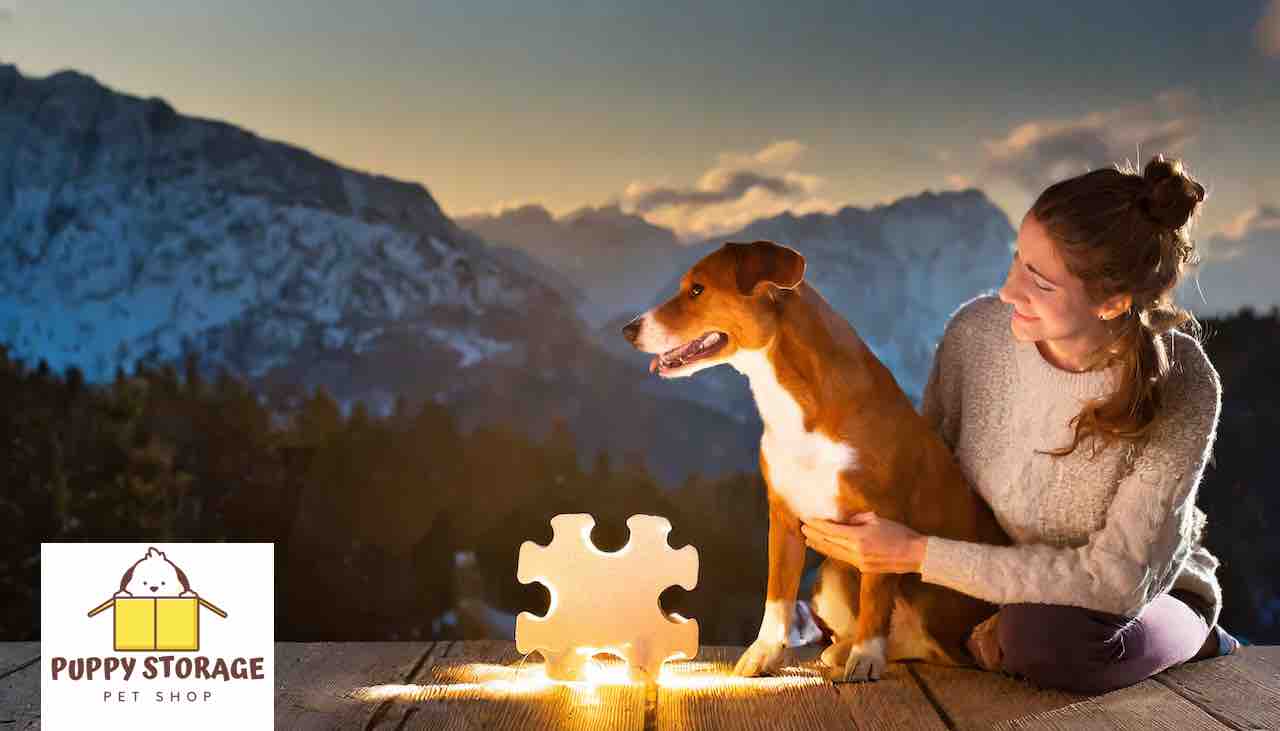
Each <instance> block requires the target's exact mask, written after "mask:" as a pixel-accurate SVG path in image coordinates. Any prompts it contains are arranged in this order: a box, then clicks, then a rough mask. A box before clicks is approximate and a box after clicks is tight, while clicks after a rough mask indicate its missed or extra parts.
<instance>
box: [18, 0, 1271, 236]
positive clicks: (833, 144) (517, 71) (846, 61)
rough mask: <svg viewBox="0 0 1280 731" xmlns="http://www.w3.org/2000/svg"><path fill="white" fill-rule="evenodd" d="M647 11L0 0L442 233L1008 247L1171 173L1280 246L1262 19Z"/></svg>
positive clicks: (48, 50)
mask: <svg viewBox="0 0 1280 731" xmlns="http://www.w3.org/2000/svg"><path fill="white" fill-rule="evenodd" d="M656 5H660V4H659V3H653V2H648V1H641V2H634V1H633V2H611V1H610V0H590V1H584V2H569V1H567V0H546V1H539V2H531V1H529V0H520V1H517V2H495V1H493V0H465V2H462V1H460V2H425V1H424V2H409V1H408V0H381V1H379V2H376V3H352V2H348V3H340V4H335V3H326V2H320V1H319V0H306V1H305V2H303V1H302V0H272V2H269V3H267V2H262V1H261V0H219V1H218V2H208V0H199V1H198V2H197V1H196V0H163V2H160V1H154V2H153V1H151V0H145V1H144V0H132V1H130V0H115V1H113V2H105V1H103V0H79V1H74V2H73V1H68V0H39V1H38V2H37V1H36V0H0V62H4V63H12V64H16V65H17V67H18V70H19V71H20V72H22V73H23V74H25V75H29V76H45V75H48V74H50V73H53V72H56V71H59V70H63V69H75V70H77V71H80V72H83V73H86V74H89V75H91V76H93V77H95V78H96V79H97V80H98V81H99V82H101V83H103V84H106V85H107V86H109V87H111V88H113V89H115V90H117V91H122V92H126V93H130V94H136V95H139V96H145V97H149V96H159V97H163V98H164V99H166V100H167V101H169V103H170V104H172V105H173V107H174V108H176V109H177V110H178V111H179V112H181V113H183V114H187V115H192V116H197V117H206V118H214V119H220V120H225V121H228V122H231V123H233V124H236V125H239V126H242V127H244V128H247V129H249V130H251V131H253V132H255V133H256V134H259V135H261V136H263V137H267V138H271V139H277V140H283V141H287V142H290V143H293V144H296V145H298V146H301V147H304V148H306V149H308V150H311V151H312V152H314V153H316V154H317V155H320V156H322V157H326V158H329V159H332V160H334V161H336V162H338V163H339V164H342V165H344V166H348V167H352V168H355V169H359V170H364V171H368V172H374V173H378V174H383V175H388V176H391V177H394V178H399V179H403V180H410V181H415V182H420V183H422V184H423V185H424V186H425V187H426V188H427V189H428V190H429V191H430V192H431V194H432V195H433V196H434V197H435V198H436V200H437V201H438V202H439V203H440V205H441V206H442V207H443V208H444V210H445V211H446V212H447V213H449V214H450V215H453V216H455V217H456V216H463V215H468V214H474V213H477V212H482V211H499V210H502V209H504V208H510V207H515V206H518V205H523V204H529V203H537V204H541V205H543V206H545V207H546V208H548V209H549V210H550V211H552V212H553V213H555V214H557V215H563V214H565V213H568V212H569V211H572V210H574V209H577V208H579V207H582V206H600V205H610V204H616V205H619V206H621V207H622V208H623V210H626V211H629V212H635V213H640V214H642V215H644V216H645V217H646V218H647V219H649V220H650V221H652V222H654V223H661V224H664V225H667V226H670V227H672V228H674V229H675V230H676V231H677V232H678V233H680V234H681V236H683V237H685V238H688V239H693V238H697V237H701V236H707V235H714V234H716V233H719V232H722V231H728V230H733V229H735V228H737V227H739V226H741V225H743V224H745V223H746V222H748V221H750V220H753V219H755V218H758V217H760V216H765V215H773V214H776V213H778V212H781V211H783V210H791V211H794V212H796V213H804V212H808V211H833V210H837V209H839V208H840V207H842V206H845V205H855V206H861V207H870V206H874V205H877V204H881V203H888V202H891V201H893V200H896V199H898V198H901V197H903V196H908V195H915V194H918V193H920V192H922V191H925V190H934V191H940V190H947V189H957V188H964V187H977V188H980V189H981V190H983V191H984V192H985V193H986V194H987V195H988V196H990V197H991V199H992V200H994V201H995V202H996V204H997V205H999V206H1000V207H1001V208H1002V209H1004V211H1005V212H1006V213H1007V214H1008V215H1009V217H1010V219H1011V221H1012V223H1013V224H1014V225H1015V226H1016V225H1017V223H1018V221H1019V220H1020V219H1021V216H1022V214H1023V213H1025V211H1026V209H1027V207H1028V206H1029V205H1030V204H1031V202H1032V200H1033V199H1034V197H1035V195H1036V193H1038V192H1039V191H1040V190H1042V189H1043V188H1044V187H1045V186H1047V185H1048V184H1049V183H1052V182H1054V181H1055V180H1058V179H1061V178H1064V177H1069V176H1070V175H1074V174H1077V173H1082V172H1085V171H1087V170H1090V169H1094V168H1097V167H1105V166H1108V165H1112V164H1121V165H1124V164H1126V163H1127V162H1134V163H1138V164H1141V163H1143V162H1145V161H1146V160H1147V159H1149V158H1150V156H1151V155H1153V154H1155V153H1157V152H1162V153H1164V154H1166V155H1167V156H1173V157H1180V158H1182V159H1184V160H1185V162H1186V165H1187V167H1188V170H1189V171H1190V172H1191V174H1192V175H1194V176H1195V177H1196V178H1197V179H1199V180H1200V181H1201V182H1202V183H1204V184H1205V185H1206V187H1207V188H1208V189H1209V200H1207V201H1206V203H1205V205H1204V207H1203V210H1202V215H1201V218H1200V220H1199V224H1198V226H1197V237H1198V239H1200V240H1201V241H1202V242H1205V243H1207V244H1210V245H1218V246H1219V247H1220V248H1223V249H1226V248H1232V249H1233V250H1238V249H1240V248H1242V247H1244V248H1247V247H1248V246H1252V245H1257V244H1256V243H1255V242H1256V241H1257V240H1259V236H1264V237H1266V240H1268V241H1270V240H1275V239H1276V238H1277V234H1276V232H1277V230H1280V226H1278V225H1277V222H1278V221H1280V143H1277V139H1276V138H1277V133H1278V132H1280V0H1249V1H1242V2H1220V3H1206V2H1186V3H1184V2H1167V1H1166V2H1125V3H1117V2H1114V1H1113V0H1112V1H1108V2H1094V1H1093V0H1080V1H1079V2H1074V3H1034V2H1026V0H1018V1H1017V2H1004V1H1002V0H1001V1H995V2H987V3H983V4H982V7H981V9H980V10H979V9H974V8H972V7H969V6H970V5H971V4H968V3H954V2H936V3H917V2H900V3H879V2H849V1H848V0H845V1H842V2H819V1H809V0H788V2H774V3H763V4H761V3H753V2H746V1H744V0H732V1H727V2H722V1H720V0H712V1H707V2H702V3H697V4H696V5H697V7H696V8H694V9H689V8H685V9H680V10H664V9H662V8H658V7H655V6H656ZM672 5H675V4H672ZM689 5H694V4H692V3H691V4H689ZM1273 227H1274V228H1273ZM1259 232H1262V233H1261V234H1260V233H1259Z"/></svg>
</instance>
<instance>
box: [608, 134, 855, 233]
mask: <svg viewBox="0 0 1280 731" xmlns="http://www.w3.org/2000/svg"><path fill="white" fill-rule="evenodd" d="M807 149H808V148H807V147H806V145H804V143H802V142H800V141H798V140H781V141H778V142H773V143H771V144H769V145H766V146H765V147H763V148H761V149H759V150H756V151H754V152H749V153H745V154H744V153H740V152H722V153H720V154H719V155H717V156H716V164H715V165H714V166H713V167H711V168H710V169H709V170H707V171H706V172H705V173H703V174H702V175H701V176H700V177H699V178H698V180H697V181H696V182H695V183H694V184H693V185H678V184H674V183H672V182H670V181H660V182H652V181H648V182H645V181H637V182H633V183H631V184H629V185H627V187H626V189H625V190H624V191H623V194H622V197H621V200H620V201H619V203H620V205H621V206H622V208H623V209H624V210H625V211H627V212H628V213H635V214H637V215H643V216H644V218H645V220H647V221H649V222H650V223H653V224H656V225H660V226H666V227H668V228H670V229H672V230H674V231H675V232H676V234H677V236H679V237H680V238H681V239H682V240H683V241H686V242H688V241H697V240H701V239H704V238H709V237H712V236H715V235H717V234H721V233H726V232H729V231H733V230H735V229H738V228H741V227H742V226H744V225H746V224H747V223H750V222H751V221H754V220H756V219H758V218H763V217H768V216H775V215H778V214H779V213H782V212H783V211H791V212H792V213H795V214H798V215H802V214H805V213H811V212H815V211H823V212H833V211H836V210H839V208H840V205H838V204H836V203H835V202H834V201H830V200H827V199H826V198H824V197H823V196H822V192H821V191H822V188H823V186H824V185H825V181H824V180H823V179H822V178H820V177H818V176H816V175H810V174H806V173H802V172H799V171H797V170H794V169H792V168H793V167H794V164H795V163H796V162H797V161H799V160H800V159H801V158H802V157H803V156H804V154H805V152H807Z"/></svg>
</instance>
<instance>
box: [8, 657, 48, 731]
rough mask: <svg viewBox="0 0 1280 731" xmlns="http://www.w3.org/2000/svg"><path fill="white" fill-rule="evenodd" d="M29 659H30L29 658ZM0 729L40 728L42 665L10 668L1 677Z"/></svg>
mask: <svg viewBox="0 0 1280 731" xmlns="http://www.w3.org/2000/svg"><path fill="white" fill-rule="evenodd" d="M28 659H29V658H28ZM0 728H3V729H6V731H7V730H8V729H13V731H28V729H38V728H40V663H39V662H33V663H30V664H27V665H25V666H23V667H21V668H16V667H14V666H12V665H11V666H10V668H9V673H8V674H6V675H5V676H4V677H0Z"/></svg>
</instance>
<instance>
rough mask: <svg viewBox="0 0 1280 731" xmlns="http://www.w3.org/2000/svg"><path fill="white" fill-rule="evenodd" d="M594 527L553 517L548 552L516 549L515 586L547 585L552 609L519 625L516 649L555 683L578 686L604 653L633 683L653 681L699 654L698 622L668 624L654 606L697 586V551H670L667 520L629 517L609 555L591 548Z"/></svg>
mask: <svg viewBox="0 0 1280 731" xmlns="http://www.w3.org/2000/svg"><path fill="white" fill-rule="evenodd" d="M595 524H596V521H595V518H593V517H591V516H590V515H588V514H586V513H568V514H564V515H557V516H556V517H554V518H552V519H551V528H552V531H553V537H552V539H551V543H550V544H549V545H546V546H540V545H538V544H537V543H534V542H533V541H525V542H524V543H523V544H521V546H520V559H519V564H518V566H517V569H516V578H518V579H519V580H520V583H522V584H528V583H530V582H534V581H537V582H540V583H542V584H544V585H546V587H547V589H548V590H550V592H551V608H550V609H549V610H547V613H546V614H545V615H544V616H541V617H539V616H537V615H535V614H533V613H531V612H521V613H520V615H519V616H518V617H516V649H517V650H519V651H520V652H521V653H525V654H527V653H530V652H533V651H534V650H538V651H539V652H541V653H542V656H543V657H544V658H545V659H546V671H547V676H548V677H549V678H552V679H554V680H581V679H582V678H583V669H584V666H585V665H586V663H587V662H588V661H590V659H591V656H592V655H595V654H596V653H599V652H609V653H613V654H616V655H618V656H620V657H622V658H623V659H625V660H626V661H627V662H628V664H629V666H630V670H631V674H632V677H633V679H644V678H645V677H646V676H647V678H648V679H649V680H653V681H656V680H657V677H658V671H659V670H660V669H661V667H662V663H663V662H664V661H666V660H669V659H674V658H679V657H687V658H692V657H694V656H696V655H697V654H698V622H697V620H694V619H685V618H684V617H681V616H680V615H678V614H675V613H672V614H671V615H670V618H668V616H667V615H665V614H664V613H663V611H662V607H661V606H660V605H659V604H658V596H659V595H660V594H661V593H662V592H663V590H665V589H666V588H667V587H669V586H672V585H678V586H681V587H683V588H684V589H686V590H692V589H693V588H694V587H695V586H697V583H698V549H696V548H694V547H693V546H685V547H683V548H681V549H679V550H675V549H673V548H671V545H670V544H668V543H667V534H668V533H670V532H671V522H670V521H668V520H667V519H666V518H663V517H660V516H656V515H633V516H631V517H630V518H628V519H627V528H629V529H630V531H631V538H630V540H629V541H628V542H627V545H625V546H623V547H622V548H620V549H619V550H617V551H615V552H613V553H606V552H604V551H601V550H600V549H599V548H596V546H595V544H593V543H592V542H591V528H592V527H593V526H595Z"/></svg>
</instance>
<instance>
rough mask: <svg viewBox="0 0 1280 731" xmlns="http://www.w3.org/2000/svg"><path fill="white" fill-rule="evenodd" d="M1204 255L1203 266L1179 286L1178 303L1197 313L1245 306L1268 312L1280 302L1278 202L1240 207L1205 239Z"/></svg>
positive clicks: (1230, 310)
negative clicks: (1278, 284)
mask: <svg viewBox="0 0 1280 731" xmlns="http://www.w3.org/2000/svg"><path fill="white" fill-rule="evenodd" d="M1200 256H1201V261H1200V265H1199V266H1198V267H1196V268H1195V269H1193V270H1191V271H1190V272H1188V274H1187V276H1186V277H1185V279H1184V280H1183V283H1182V284H1181V285H1179V287H1178V291H1177V300H1178V304H1180V305H1182V306H1183V307H1188V308H1190V309H1191V310H1192V311H1193V312H1195V313H1196V314H1197V315H1225V314H1230V313H1234V312H1236V311H1238V310H1239V309H1240V308H1241V307H1246V306H1248V307H1252V308H1253V309H1254V311H1255V312H1267V311H1269V310H1270V309H1271V308H1272V307H1275V306H1277V305H1280V291H1278V290H1277V289H1276V286H1275V283H1276V282H1277V281H1280V206H1276V205H1261V206H1257V207H1255V208H1251V209H1249V210H1246V211H1244V212H1242V213H1241V214H1240V215H1239V216H1237V217H1236V218H1235V219H1234V220H1232V221H1231V222H1230V223H1229V224H1227V225H1226V226H1225V227H1224V228H1223V229H1222V230H1221V231H1219V232H1218V233H1216V234H1214V235H1213V236H1212V237H1210V238H1209V239H1208V240H1207V241H1205V242H1204V245H1203V246H1202V248H1201V251H1200Z"/></svg>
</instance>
